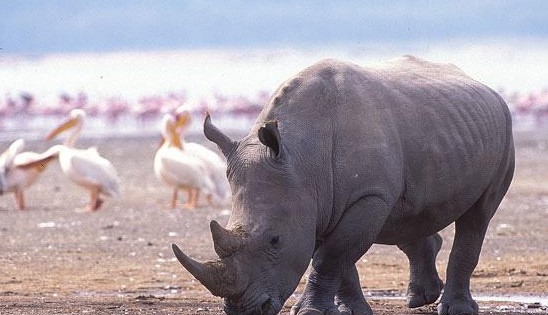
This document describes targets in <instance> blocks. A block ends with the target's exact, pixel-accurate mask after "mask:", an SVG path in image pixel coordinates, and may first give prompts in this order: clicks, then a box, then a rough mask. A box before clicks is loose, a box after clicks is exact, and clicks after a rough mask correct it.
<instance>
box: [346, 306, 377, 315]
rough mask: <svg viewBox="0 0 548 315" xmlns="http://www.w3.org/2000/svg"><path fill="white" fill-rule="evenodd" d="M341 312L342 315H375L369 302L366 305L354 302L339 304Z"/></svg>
mask: <svg viewBox="0 0 548 315" xmlns="http://www.w3.org/2000/svg"><path fill="white" fill-rule="evenodd" d="M338 307H339V312H340V314H342V315H373V311H372V310H371V307H369V304H367V303H366V304H365V305H353V304H346V303H341V304H338Z"/></svg>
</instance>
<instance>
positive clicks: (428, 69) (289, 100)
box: [252, 57, 511, 233]
mask: <svg viewBox="0 0 548 315" xmlns="http://www.w3.org/2000/svg"><path fill="white" fill-rule="evenodd" d="M274 119H276V120H278V121H280V132H281V134H282V138H283V139H284V145H285V147H287V150H288V151H289V152H291V154H292V156H294V159H295V163H299V164H300V167H299V168H300V169H302V170H303V175H304V176H305V177H308V178H310V179H311V182H312V184H311V185H312V186H313V187H315V189H317V190H318V196H321V198H322V201H323V202H322V203H319V205H320V206H319V211H320V212H322V215H321V216H320V218H321V220H322V224H321V225H320V226H323V229H324V231H325V233H329V231H331V229H332V228H334V227H335V226H336V224H337V222H338V221H339V219H340V217H341V216H342V215H343V214H344V210H345V209H347V208H348V207H349V206H350V205H352V204H353V203H354V202H356V201H357V200H359V199H360V198H363V197H364V196H367V195H377V196H381V197H383V198H384V199H386V200H387V202H390V203H393V204H394V208H393V210H392V214H391V216H390V219H389V220H388V222H387V230H390V226H392V227H393V228H400V226H399V225H400V223H401V222H406V221H408V220H410V219H413V218H415V219H416V218H424V217H428V218H431V224H430V226H429V227H427V228H425V229H427V230H430V229H431V230H439V229H441V228H443V227H444V226H446V225H448V224H449V223H450V222H452V221H454V220H455V219H456V218H458V216H460V215H461V214H462V212H464V211H465V210H467V209H468V208H469V207H470V206H471V205H472V204H473V203H474V202H475V200H477V199H478V198H479V196H480V195H481V194H482V193H483V191H484V190H485V189H486V187H487V186H488V185H489V184H490V182H491V181H492V178H493V176H494V174H495V172H497V171H498V168H499V165H500V164H501V158H502V157H503V156H504V152H506V151H507V150H508V146H509V144H510V143H511V120H510V117H509V113H508V109H507V107H506V105H505V103H504V101H502V99H501V98H500V97H499V96H498V95H497V94H496V93H495V92H493V91H492V90H491V89H489V88H487V87H486V86H484V85H482V84H480V83H478V82H477V81H474V80H473V79H471V78H469V77H468V76H467V75H465V74H464V73H463V72H462V71H461V70H460V69H458V68H457V67H455V66H452V65H443V64H435V63H430V62H426V61H423V60H420V59H417V58H414V57H404V58H401V59H399V60H396V61H393V62H390V63H387V64H384V65H382V66H380V67H377V68H362V67H359V66H356V65H353V64H347V63H342V62H338V61H334V60H326V61H323V62H320V63H318V64H316V65H314V66H312V67H310V68H308V69H306V70H304V71H303V72H301V73H299V74H298V75H297V76H296V77H294V78H292V79H290V80H288V81H287V82H285V83H284V84H282V86H281V87H280V88H279V89H278V91H277V92H276V93H275V94H274V96H273V97H272V99H271V100H270V102H269V104H268V105H267V107H265V109H264V110H263V112H262V113H261V115H260V117H259V119H258V120H257V124H256V126H255V128H254V130H252V133H254V132H255V131H256V130H257V128H258V127H259V126H260V125H261V124H262V122H264V121H267V120H274ZM305 181H306V180H305ZM318 183H321V184H318ZM440 210H441V214H440ZM428 232H429V231H425V233H428Z"/></svg>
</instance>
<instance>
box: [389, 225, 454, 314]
mask: <svg viewBox="0 0 548 315" xmlns="http://www.w3.org/2000/svg"><path fill="white" fill-rule="evenodd" d="M442 242H443V240H442V238H441V236H440V235H439V234H437V233H436V234H433V235H430V236H428V237H425V238H421V239H419V240H417V241H414V242H411V243H406V244H398V248H399V249H401V250H402V251H403V252H404V253H405V255H407V258H408V259H409V272H410V275H409V286H408V287H407V306H408V307H410V308H415V307H420V306H423V305H427V304H431V303H434V302H435V301H436V300H437V299H438V297H439V296H440V294H441V289H443V281H442V280H441V279H440V277H439V276H438V271H437V270H436V256H437V255H438V252H439V250H440V248H441V244H442Z"/></svg>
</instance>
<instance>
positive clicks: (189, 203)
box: [183, 187, 196, 209]
mask: <svg viewBox="0 0 548 315" xmlns="http://www.w3.org/2000/svg"><path fill="white" fill-rule="evenodd" d="M195 192H196V189H195V188H190V187H189V188H187V199H186V203H185V204H184V206H183V207H184V208H185V209H194V208H195V207H196V202H195V201H194V198H195V197H194V196H195Z"/></svg>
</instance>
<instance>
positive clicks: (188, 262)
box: [171, 244, 235, 297]
mask: <svg viewBox="0 0 548 315" xmlns="http://www.w3.org/2000/svg"><path fill="white" fill-rule="evenodd" d="M171 248H172V249H173V253H175V257H177V260H179V262H180V263H181V265H183V267H185V269H186V270H188V272H190V273H191V274H192V275H193V276H194V278H196V279H197V280H198V281H200V283H201V284H203V285H204V286H205V287H206V288H207V289H208V290H209V291H210V292H211V294H213V295H216V296H219V297H227V296H229V295H231V294H234V292H232V290H230V288H231V287H233V285H232V283H233V282H234V280H235V279H234V277H233V276H234V275H233V274H234V272H228V270H227V266H226V265H225V264H224V263H223V262H221V261H210V262H206V263H201V262H199V261H196V260H194V259H192V258H190V257H188V256H187V255H185V253H183V251H182V250H181V249H180V248H179V247H178V246H177V245H175V244H171ZM231 275H232V276H231ZM223 282H224V283H223Z"/></svg>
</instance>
